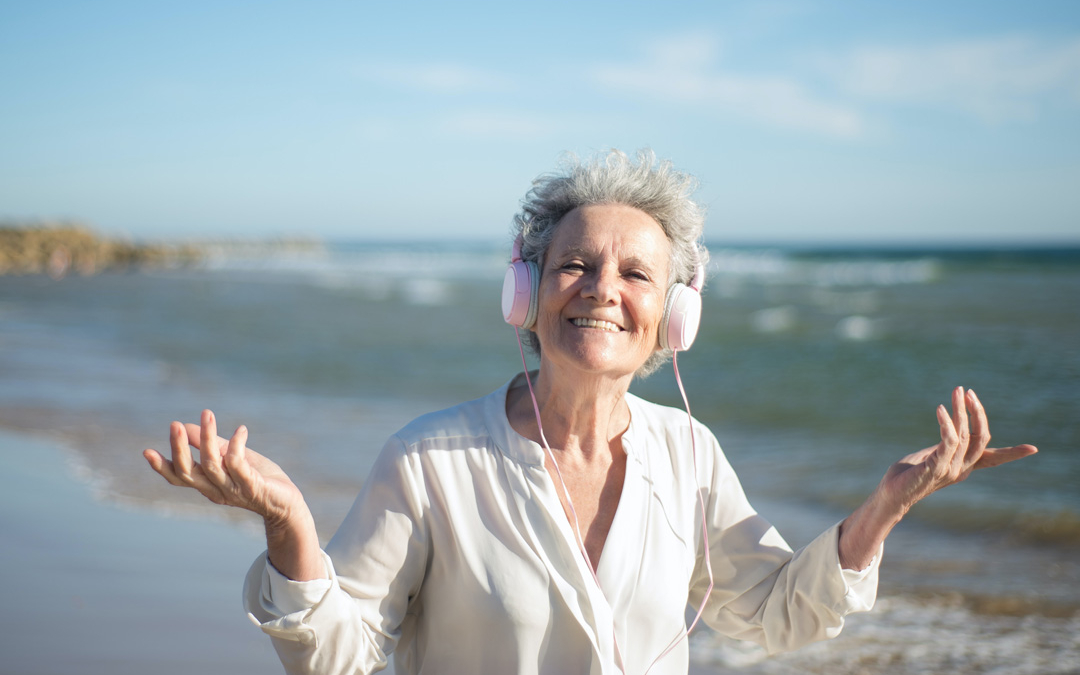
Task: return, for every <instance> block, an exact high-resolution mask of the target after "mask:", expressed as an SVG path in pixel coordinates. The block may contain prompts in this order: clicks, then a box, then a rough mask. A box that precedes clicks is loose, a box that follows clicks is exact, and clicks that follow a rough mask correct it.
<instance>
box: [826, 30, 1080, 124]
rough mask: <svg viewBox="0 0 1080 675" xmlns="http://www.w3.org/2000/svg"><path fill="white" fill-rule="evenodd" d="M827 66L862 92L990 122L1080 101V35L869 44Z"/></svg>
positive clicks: (842, 84) (867, 97)
mask: <svg viewBox="0 0 1080 675" xmlns="http://www.w3.org/2000/svg"><path fill="white" fill-rule="evenodd" d="M823 63H824V64H825V70H826V72H828V73H829V74H831V76H832V77H833V78H834V79H835V81H836V83H837V84H838V86H839V87H841V88H842V89H844V90H846V91H847V92H849V93H850V94H852V95H854V96H857V97H860V98H863V99H865V100H868V101H870V100H872V101H885V102H890V103H899V104H903V105H911V106H923V107H931V108H938V109H947V110H958V111H961V112H964V113H967V114H971V115H974V116H975V117H977V118H979V119H980V120H982V121H984V122H986V123H990V124H999V123H1003V122H1007V121H1013V120H1033V119H1035V118H1036V117H1038V114H1039V112H1040V111H1041V110H1042V109H1043V108H1044V107H1045V106H1047V105H1049V104H1052V103H1053V102H1054V101H1055V100H1060V99H1065V100H1066V101H1068V102H1069V103H1070V104H1072V105H1075V104H1077V103H1080V39H1075V38H1074V39H1072V40H1070V41H1068V42H1065V43H1062V44H1048V43H1046V42H1043V41H1039V40H1036V39H1033V38H1029V37H1013V36H1010V37H997V38H988V39H981V40H965V41H957V42H952V43H945V44H939V45H931V46H923V47H866V48H862V49H858V50H856V51H854V52H853V53H851V54H849V55H848V56H846V57H844V58H843V59H828V60H826V61H824V62H823ZM1070 99H1071V100H1070Z"/></svg>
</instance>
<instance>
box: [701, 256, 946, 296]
mask: <svg viewBox="0 0 1080 675" xmlns="http://www.w3.org/2000/svg"><path fill="white" fill-rule="evenodd" d="M709 271H710V274H709V276H710V278H711V279H713V280H714V281H718V282H720V283H721V285H729V284H730V283H731V281H732V280H744V281H757V282H760V283H767V284H800V285H810V286H814V287H819V288H834V287H865V286H869V287H875V286H881V287H885V286H899V285H905V284H926V283H931V282H933V281H935V280H937V279H938V278H940V276H941V263H940V262H939V261H938V260H936V259H935V258H931V257H917V258H912V259H901V260H888V259H877V258H867V259H862V258H858V259H832V258H828V259H813V258H804V257H798V256H795V255H793V254H791V253H788V252H784V251H781V250H741V249H726V248H722V249H718V250H716V251H714V252H712V260H711V262H710V270H709Z"/></svg>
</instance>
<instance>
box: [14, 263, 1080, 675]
mask: <svg viewBox="0 0 1080 675" xmlns="http://www.w3.org/2000/svg"><path fill="white" fill-rule="evenodd" d="M505 258H506V254H505V251H503V250H502V247H501V246H498V247H496V246H490V247H489V246H480V245H476V246H445V245H438V244H427V245H415V244H414V245H409V246H404V245H403V246H388V245H379V246H373V245H362V244H336V245H331V246H329V247H327V248H326V249H325V250H319V251H311V252H306V253H295V252H294V253H290V254H288V255H285V254H283V253H280V252H273V251H259V252H258V253H257V254H256V255H252V254H250V252H248V253H244V252H238V251H236V250H232V251H230V250H224V251H222V253H221V255H220V256H218V257H216V258H214V259H213V263H212V264H211V265H208V266H207V267H206V268H204V269H198V270H176V271H171V272H158V273H140V274H126V275H101V276H97V277H90V278H78V277H69V278H65V279H62V280H60V281H53V280H51V279H48V278H45V277H0V423H4V424H8V425H9V426H17V427H20V428H31V429H45V430H52V431H57V432H60V433H63V434H66V435H67V436H69V437H71V438H73V439H75V440H76V443H75V445H76V446H77V447H79V448H80V449H81V451H82V452H83V453H84V454H85V455H86V457H87V458H88V464H89V465H90V466H91V467H93V471H94V476H95V480H97V481H98V483H99V484H100V485H101V486H103V488H102V489H104V490H105V491H106V492H112V493H123V494H128V495H129V496H133V497H137V498H143V499H155V500H160V499H171V497H169V496H168V493H167V492H166V491H163V490H160V489H159V488H158V487H157V486H156V484H154V485H153V486H148V484H144V482H143V481H142V479H141V478H140V477H139V476H141V473H140V472H145V471H146V470H145V468H144V467H143V466H142V465H141V464H139V462H141V459H140V458H139V457H138V452H139V450H141V449H142V447H140V444H145V443H151V440H148V439H157V440H154V441H153V444H154V445H155V447H159V448H160V447H161V446H162V443H163V442H164V437H165V430H166V428H167V425H168V422H169V421H170V420H172V419H176V418H180V419H186V420H193V419H195V418H196V417H197V415H198V411H199V410H200V409H201V408H202V407H213V408H214V409H215V410H216V411H217V412H218V415H219V418H220V419H221V420H222V425H223V426H225V427H230V426H235V425H237V424H239V423H241V422H243V423H245V424H247V425H248V426H249V427H250V428H251V430H252V445H253V447H256V448H258V449H260V450H262V451H264V452H266V453H268V454H270V455H272V456H273V457H274V458H275V459H277V460H278V461H279V462H280V463H282V464H283V465H284V466H285V467H286V469H287V470H288V471H289V472H290V474H291V475H293V476H294V478H295V479H296V480H297V481H298V482H299V483H300V484H301V487H302V488H304V489H305V492H306V494H307V495H308V497H309V499H310V501H311V502H312V503H313V506H314V509H315V511H316V513H317V517H318V519H319V522H320V527H321V529H322V530H323V533H324V536H325V535H327V534H329V533H330V532H332V530H333V528H334V526H335V525H336V523H337V522H338V521H339V520H340V518H341V516H342V515H343V514H344V511H345V509H347V507H348V504H349V502H350V501H351V499H352V497H353V495H354V494H355V491H356V488H357V486H358V484H359V483H360V482H361V481H362V480H363V477H364V475H365V473H366V471H367V468H368V467H369V466H370V463H371V461H372V459H373V457H374V454H375V453H376V452H378V450H379V448H380V447H381V445H382V443H383V441H384V440H385V438H386V436H387V435H388V434H389V433H391V432H393V431H394V430H395V429H396V428H398V427H399V426H401V425H402V424H404V423H405V422H407V421H408V420H409V419H411V418H412V417H414V416H415V415H417V414H420V413H422V412H424V411H426V410H430V409H433V408H436V407H441V406H444V405H450V404H453V403H455V402H458V401H461V400H465V399H468V398H473V397H476V396H480V395H483V394H485V393H487V392H489V391H491V390H492V389H494V388H496V387H498V386H499V385H501V384H502V383H503V382H504V381H506V380H507V379H508V378H509V377H511V376H512V375H513V374H514V373H515V372H516V371H517V370H519V369H520V362H519V357H518V353H517V345H516V343H515V340H514V337H513V331H512V330H511V329H510V328H509V327H507V326H506V325H505V324H504V323H503V322H502V319H501V316H500V314H499V309H498V304H499V290H500V285H501V278H502V272H503V266H504V264H505ZM713 258H714V262H713V268H712V269H711V270H710V273H709V285H708V287H707V289H706V294H705V314H704V317H703V323H702V330H701V333H700V335H699V338H698V341H697V343H696V344H695V345H694V348H693V349H692V350H690V351H689V352H687V353H685V354H683V355H682V356H681V358H680V360H679V365H680V370H681V373H682V377H683V380H684V382H685V384H686V388H687V393H688V395H689V397H690V403H691V406H692V408H693V412H694V414H695V415H696V416H697V417H698V418H699V419H701V420H702V421H704V422H706V423H708V424H709V425H710V426H711V427H712V429H713V430H714V432H715V433H716V435H717V437H718V438H719V439H720V441H721V443H722V445H723V446H724V448H725V451H726V452H727V453H728V455H729V457H730V459H731V461H732V463H733V464H734V465H735V467H736V469H737V471H738V472H739V474H740V476H741V478H742V479H743V482H744V484H745V486H746V488H747V492H748V493H749V494H750V496H751V499H752V501H753V502H754V503H755V504H756V505H757V506H758V508H759V509H760V510H762V511H763V512H764V513H765V514H766V515H767V516H769V517H770V518H771V519H773V520H774V522H776V523H777V524H778V526H779V527H780V529H781V531H782V532H783V533H784V534H785V535H786V536H787V537H788V538H789V540H791V541H792V542H793V543H795V544H799V543H802V542H805V541H808V540H809V539H810V538H812V536H813V535H814V534H816V533H817V531H819V530H820V528H822V527H825V526H827V525H829V524H831V523H832V522H835V520H838V519H840V518H842V517H843V516H844V515H845V514H846V512H847V511H849V510H850V509H851V508H853V507H854V506H855V505H857V504H858V503H859V502H860V501H861V500H862V499H863V498H864V497H865V496H866V495H867V494H868V493H869V492H870V491H871V490H872V489H873V487H874V485H876V483H877V481H878V480H879V478H880V476H881V475H882V473H883V472H884V471H885V469H886V468H887V467H888V465H889V464H890V463H891V462H893V461H895V460H897V459H899V458H900V457H901V456H903V455H905V454H907V453H909V452H912V451H914V450H917V449H919V448H922V447H925V446H927V445H931V444H933V443H934V442H935V438H936V434H937V424H936V421H935V417H934V408H935V407H936V406H937V404H938V403H947V402H948V400H949V394H950V391H951V389H952V388H953V387H954V386H956V385H963V386H965V387H971V388H974V389H975V390H976V391H977V392H978V393H979V395H980V398H981V399H982V400H983V402H984V403H985V405H986V407H987V409H988V411H989V414H990V425H991V431H992V432H993V434H994V444H1000V445H1013V444H1017V443H1024V442H1027V443H1033V444H1035V445H1037V446H1038V447H1039V448H1040V453H1039V454H1038V455H1037V456H1035V457H1033V458H1030V459H1027V460H1024V461H1023V462H1019V463H1017V464H1015V465H1011V466H1006V467H1001V468H998V469H994V470H989V471H985V472H977V473H976V474H975V475H974V476H973V477H972V478H971V479H970V480H969V481H967V482H965V483H964V484H962V485H959V486H956V487H953V488H950V489H949V490H947V491H944V492H942V493H939V494H937V495H934V496H932V497H931V498H930V499H928V500H927V501H926V502H924V503H923V504H921V505H919V507H917V508H916V510H915V511H914V512H913V513H912V514H911V516H910V517H909V519H908V520H907V521H905V523H904V524H903V525H902V526H901V528H900V529H899V530H898V531H897V532H896V533H895V534H894V537H893V539H892V540H891V541H890V543H889V544H888V547H887V553H886V566H885V568H884V570H883V581H882V590H883V594H884V595H885V596H887V597H890V598H894V600H892V602H893V604H892V605H891V606H890V609H889V612H891V613H888V612H886V613H885V614H884V615H883V616H882V617H879V621H884V622H885V624H886V625H890V624H889V622H890V621H892V622H895V626H896V627H897V628H898V629H899V627H901V626H902V625H907V624H904V623H903V622H904V621H906V620H907V619H905V618H904V617H905V616H907V615H905V614H904V613H903V611H902V610H903V609H904V605H903V603H905V602H915V603H919V604H917V606H918V607H919V608H920V609H921V611H924V612H928V613H929V614H928V616H930V615H932V617H935V620H936V619H937V618H940V619H941V622H940V624H939V623H935V622H934V621H930V620H929V619H928V621H927V625H928V626H930V625H933V626H934V628H933V630H934V632H935V633H941V632H942V631H947V630H948V626H949V625H950V624H949V620H948V617H949V616H952V614H949V612H955V611H958V610H957V607H956V606H948V607H944V608H942V607H939V605H940V603H941V602H942V600H941V598H943V597H945V598H955V597H958V598H960V600H958V602H959V603H960V608H961V609H963V610H964V611H972V612H976V613H981V615H984V616H993V617H995V618H994V620H995V621H1004V622H1006V625H1008V622H1009V621H1013V622H1017V623H1016V626H1017V627H1019V626H1020V624H1021V623H1022V622H1023V621H1028V622H1031V621H1043V622H1051V623H1047V624H1045V625H1043V626H1042V627H1043V629H1045V631H1046V632H1047V634H1054V633H1053V631H1054V630H1056V628H1055V626H1058V624H1052V622H1053V621H1064V620H1066V619H1064V618H1062V617H1067V616H1072V614H1073V613H1074V612H1076V611H1077V609H1080V567H1078V564H1077V563H1076V562H1075V560H1076V558H1077V555H1076V553H1077V552H1078V551H1080V489H1078V487H1077V486H1078V485H1080V422H1078V421H1077V420H1078V419H1080V416H1078V415H1077V412H1078V410H1077V408H1078V404H1080V339H1078V336H1080V313H1078V312H1077V298H1078V297H1080V251H1077V250H1071V249H1055V250H1042V251H1000V250H999V251H970V250H960V249H949V250H911V251H898V250H878V251H873V250H839V251H812V250H794V249H789V250H781V249H724V248H721V247H713ZM634 388H635V391H636V392H637V393H639V394H641V395H642V396H645V397H647V398H650V399H652V400H656V401H659V402H663V403H668V404H672V405H676V404H678V402H679V398H678V392H677V389H676V386H675V383H674V378H673V376H672V374H671V370H670V367H669V368H667V369H665V370H663V371H661V372H659V373H657V374H656V375H654V376H653V377H652V378H650V379H648V380H646V381H643V382H638V383H636V384H635V387H634ZM949 593H954V594H958V595H949ZM897 603H899V604H897ZM933 603H938V605H935V604H933ZM954 605H955V603H954ZM1002 608H1013V609H1011V610H1009V611H1005V610H1003V609H1002ZM1016 608H1019V609H1016ZM883 611H884V610H883ZM1033 617H1034V618H1033ZM1017 629H1018V630H1019V628H1017ZM854 633H855V634H856V635H858V631H854ZM1063 634H1067V631H1066V632H1065V633H1063ZM968 638H969V639H976V638H975V637H972V636H970V635H969V636H968ZM860 639H862V640H863V641H864V643H865V644H866V645H873V646H874V649H878V650H881V649H886V647H884V646H882V643H881V640H882V638H881V637H880V636H878V637H874V636H873V635H870V636H864V637H863V638H860ZM958 639H959V638H958ZM696 644H697V645H698V646H697V647H696V648H697V649H699V652H700V653H701V654H704V655H705V656H703V657H702V658H717V659H720V660H721V661H723V660H724V659H728V661H725V662H726V663H729V664H730V663H733V662H732V661H731V659H736V660H737V657H733V656H731V652H730V651H729V652H725V651H724V649H723V648H722V647H723V645H722V644H721V646H719V647H718V646H716V645H714V644H712V643H709V644H705V643H703V642H702V640H701V639H699V640H698V642H697V643H696ZM1058 647H1060V648H1062V649H1065V650H1066V653H1071V654H1075V645H1073V646H1072V647H1070V646H1069V644H1064V646H1062V645H1060V644H1059V645H1058ZM852 649H855V651H858V649H856V648H855V647H849V648H848V650H847V651H848V652H850V651H851V650H852ZM1039 649H1042V648H1035V647H1030V648H1029V647H1022V648H1018V650H1019V651H1018V652H1017V654H1018V656H1017V659H1020V660H1022V659H1024V658H1027V657H1029V656H1030V657H1031V658H1035V656H1032V654H1035V655H1036V656H1038V655H1039V654H1042V655H1043V656H1045V654H1044V653H1042V652H1039ZM1070 650H1072V651H1070ZM1029 652H1030V653H1029ZM725 654H726V656H725ZM739 658H741V657H739ZM927 658H930V657H927ZM968 658H969V662H970V663H975V661H970V659H976V660H977V658H978V657H977V656H971V657H968ZM999 659H1000V655H999ZM1059 660H1060V659H1059ZM999 662H1000V660H999ZM1018 662H1019V661H1018ZM766 663H772V662H766ZM829 663H830V664H831V665H828V666H821V668H822V669H823V670H822V671H823V672H824V671H829V672H846V671H844V670H843V668H842V667H840V665H838V662H836V661H832V662H829ZM1025 663H1026V662H1025ZM922 666H924V667H931V666H930V665H928V663H923V664H922ZM747 667H748V668H759V669H760V668H766V670H760V671H748V672H771V671H767V666H765V665H761V664H758V665H755V666H747ZM777 667H779V666H777ZM807 667H808V666H807ZM815 668H816V666H815ZM1018 668H1019V666H1018ZM776 672H787V671H776ZM805 672H817V671H816V670H813V669H811V670H807V671H805ZM852 672H855V671H852ZM890 672H892V671H890ZM895 672H903V671H900V670H897V671H895ZM912 672H916V671H912ZM1001 672H1028V671H1025V670H1023V669H1017V670H1012V671H1001ZM1030 672H1073V671H1064V670H1062V671H1058V670H1046V669H1043V670H1034V671H1030Z"/></svg>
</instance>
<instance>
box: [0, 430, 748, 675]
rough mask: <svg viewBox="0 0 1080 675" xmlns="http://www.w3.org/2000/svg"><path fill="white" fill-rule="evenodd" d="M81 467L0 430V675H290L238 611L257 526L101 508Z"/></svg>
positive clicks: (705, 672) (58, 451)
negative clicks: (0, 542)
mask: <svg viewBox="0 0 1080 675" xmlns="http://www.w3.org/2000/svg"><path fill="white" fill-rule="evenodd" d="M136 460H139V461H141V460H140V459H139V458H138V457H133V461H136ZM79 466H80V462H79V461H78V459H77V455H76V454H75V453H74V452H73V451H72V450H69V449H64V448H62V447H61V446H60V445H59V444H58V443H57V442H56V441H53V440H51V439H47V438H44V437H40V436H33V435H28V434H22V433H16V432H12V431H10V430H3V429H0V531H2V532H4V533H5V535H6V536H5V539H6V541H5V545H4V547H3V549H2V553H0V575H2V576H3V578H4V579H7V580H8V581H7V583H6V584H5V585H6V589H5V593H4V595H5V596H6V600H5V605H6V606H7V607H8V608H9V609H16V610H17V611H8V612H4V613H0V635H2V636H3V637H2V638H0V652H2V653H3V654H4V657H3V661H4V663H3V665H0V673H12V674H15V673H18V674H20V675H98V674H100V675H129V674H130V675H145V674H146V673H155V674H157V675H181V674H187V673H194V672H199V673H230V674H237V675H245V674H248V673H250V674H252V675H254V674H256V673H260V674H261V673H273V672H281V665H280V663H279V662H278V660H277V657H276V655H275V654H274V650H273V647H272V646H271V644H270V641H269V640H268V639H267V638H266V637H265V636H264V635H263V634H262V633H261V632H260V631H259V630H258V628H256V627H255V626H254V625H252V624H251V623H250V622H249V621H248V619H247V617H246V616H245V615H244V612H243V610H242V608H241V603H240V587H241V583H242V581H243V575H244V573H245V572H246V570H247V567H248V565H249V564H250V563H251V561H252V560H253V559H254V557H255V556H256V555H258V553H259V551H260V550H261V549H262V547H263V542H262V539H261V536H260V533H259V531H258V529H257V527H255V526H254V525H255V524H254V523H252V522H244V521H240V522H225V521H220V520H214V519H207V518H206V517H203V516H190V515H187V516H185V515H178V514H172V515H170V514H169V513H168V512H167V511H165V510H164V509H147V508H137V507H132V506H128V505H122V504H118V503H114V502H109V501H103V500H100V499H98V498H95V496H94V490H93V487H92V485H91V484H89V483H88V482H86V481H85V480H82V479H80V477H79V475H78V474H80V473H82V472H81V471H80V469H79ZM391 672H392V671H391ZM690 673H691V675H730V673H731V671H726V670H716V669H713V668H702V667H692V668H691V671H690Z"/></svg>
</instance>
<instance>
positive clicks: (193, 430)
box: [184, 422, 229, 449]
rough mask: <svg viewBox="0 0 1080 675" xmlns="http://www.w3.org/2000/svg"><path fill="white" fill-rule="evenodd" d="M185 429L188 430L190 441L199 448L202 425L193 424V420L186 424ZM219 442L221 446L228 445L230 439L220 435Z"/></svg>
mask: <svg viewBox="0 0 1080 675" xmlns="http://www.w3.org/2000/svg"><path fill="white" fill-rule="evenodd" d="M184 429H185V430H186V431H187V435H188V443H190V444H191V447H193V448H196V449H198V448H199V446H200V445H201V443H200V441H199V437H200V436H202V426H201V425H199V424H192V423H191V422H188V423H187V424H185V425H184ZM217 442H218V445H219V446H222V445H228V444H229V439H227V438H222V437H221V436H218V437H217Z"/></svg>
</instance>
